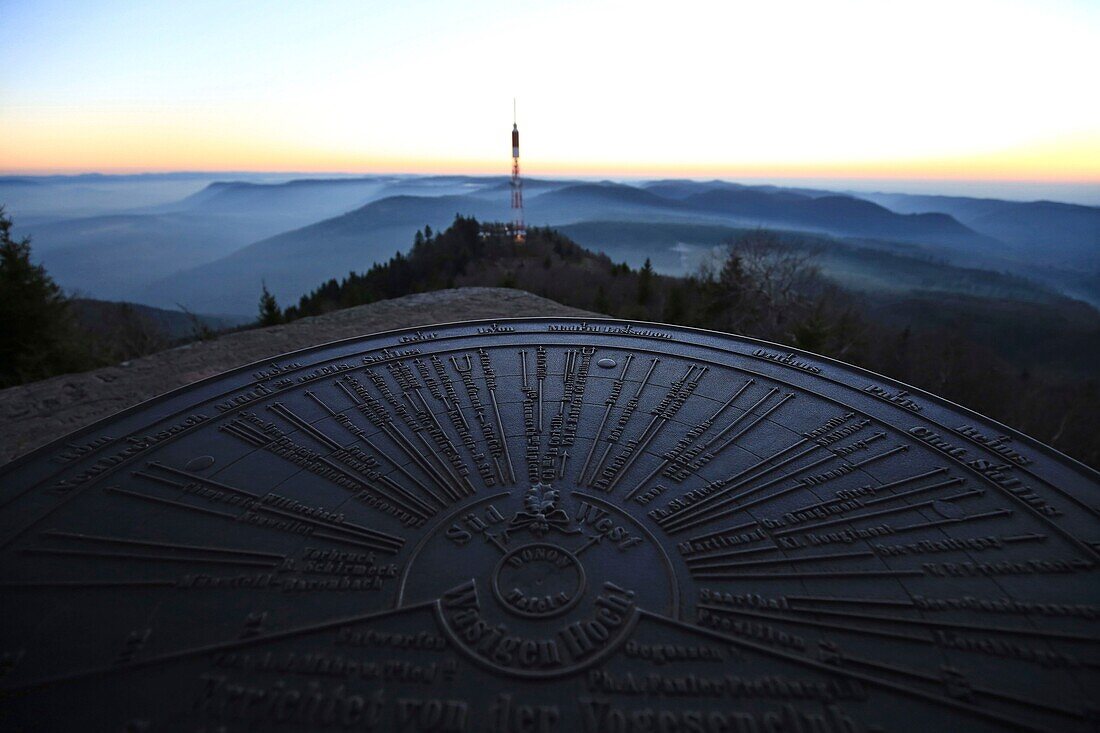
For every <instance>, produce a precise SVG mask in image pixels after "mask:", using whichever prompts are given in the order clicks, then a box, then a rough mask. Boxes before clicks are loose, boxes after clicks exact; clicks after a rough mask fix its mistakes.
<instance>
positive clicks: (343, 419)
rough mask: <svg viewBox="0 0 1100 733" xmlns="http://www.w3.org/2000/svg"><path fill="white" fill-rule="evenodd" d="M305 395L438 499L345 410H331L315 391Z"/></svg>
mask: <svg viewBox="0 0 1100 733" xmlns="http://www.w3.org/2000/svg"><path fill="white" fill-rule="evenodd" d="M335 384H336V385H337V386H340V384H339V382H335ZM305 396H306V397H309V398H310V399H312V400H313V401H314V402H316V403H317V404H318V405H320V406H321V407H322V408H323V409H324V410H326V411H327V412H328V413H329V415H331V416H332V417H335V418H338V420H337V422H339V423H340V424H341V425H342V426H343V427H344V429H345V430H347V431H348V432H349V433H351V434H352V435H354V436H355V437H356V438H358V439H359V440H360V441H362V442H363V444H364V445H366V446H367V447H368V448H370V449H371V450H372V451H374V453H375V454H376V455H377V456H378V457H380V458H384V459H385V460H386V461H388V462H389V464H390V465H391V466H393V467H394V468H395V469H396V470H397V471H398V472H400V474H401V475H402V476H404V477H405V478H406V479H407V480H409V481H411V482H412V483H413V484H415V485H416V487H417V488H418V489H420V490H421V491H423V492H424V493H425V494H427V495H428V496H430V497H431V498H432V499H433V500H437V501H438V498H437V497H436V496H435V495H434V494H433V493H432V492H431V491H429V490H428V487H427V486H425V485H424V484H423V483H421V481H420V479H418V478H416V476H413V475H412V474H411V473H410V472H409V471H408V469H406V468H405V467H404V466H403V465H401V464H400V463H398V462H397V461H395V460H393V459H392V458H390V457H389V455H388V454H387V453H386V451H383V450H382V449H380V448H379V447H378V446H377V445H375V444H374V443H373V442H372V441H371V440H370V438H368V437H367V435H366V433H365V432H363V430H362V428H360V427H359V426H358V425H356V424H355V423H353V422H352V420H351V418H350V417H349V416H348V414H347V413H346V412H345V411H341V412H337V411H335V410H333V409H332V408H331V407H329V406H328V405H327V404H325V402H324V401H323V400H322V399H321V397H320V395H318V394H316V393H315V392H311V391H309V390H308V389H307V390H306V391H305Z"/></svg>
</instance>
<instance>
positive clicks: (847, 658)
mask: <svg viewBox="0 0 1100 733" xmlns="http://www.w3.org/2000/svg"><path fill="white" fill-rule="evenodd" d="M840 659H841V660H842V661H844V662H852V663H854V664H858V665H862V666H864V667H871V668H874V669H876V670H880V671H883V670H885V671H887V672H893V673H894V674H899V675H902V676H905V677H911V678H913V679H919V680H921V681H923V682H930V683H932V684H943V682H944V679H943V677H937V676H935V675H930V674H925V673H923V672H919V671H917V670H915V669H910V668H908V667H902V666H901V665H894V664H885V663H882V662H874V661H871V660H869V659H865V658H863V657H853V656H852V655H850V654H848V653H847V652H844V653H843V654H841V655H840ZM969 689H970V690H972V691H973V692H977V693H978V694H980V695H987V696H989V697H993V698H997V699H998V700H1001V701H1003V702H1006V703H1009V704H1013V705H1020V706H1022V707H1027V708H1031V709H1033V710H1040V711H1042V712H1046V713H1054V714H1056V715H1065V716H1067V717H1071V718H1084V717H1085V714H1084V713H1083V712H1079V711H1076V710H1067V709H1066V708H1061V707H1058V706H1056V705H1049V704H1047V703H1044V702H1039V701H1038V700H1029V699H1028V698H1023V697H1019V696H1017V695H1010V694H1008V693H1005V692H1001V691H1000V690H995V689H993V688H991V687H984V686H982V685H973V684H972V685H969Z"/></svg>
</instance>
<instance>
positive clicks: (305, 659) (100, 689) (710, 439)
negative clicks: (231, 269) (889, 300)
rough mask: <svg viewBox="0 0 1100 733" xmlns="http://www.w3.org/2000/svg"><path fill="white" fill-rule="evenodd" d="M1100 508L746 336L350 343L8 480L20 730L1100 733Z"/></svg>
mask: <svg viewBox="0 0 1100 733" xmlns="http://www.w3.org/2000/svg"><path fill="white" fill-rule="evenodd" d="M1098 489H1100V480H1098V477H1097V474H1096V473H1094V472H1092V471H1091V470H1090V469H1088V468H1085V467H1084V466H1081V465H1080V464H1077V463H1075V462H1073V461H1072V460H1070V459H1068V458H1066V457H1065V456H1062V455H1060V454H1058V453H1056V452H1055V451H1053V450H1051V449H1050V448H1047V447H1045V446H1043V445H1042V444H1040V443H1038V442H1036V441H1034V440H1032V439H1030V438H1028V437H1026V436H1023V435H1020V434H1017V433H1015V432H1013V431H1011V430H1009V429H1008V428H1005V427H1004V426H1002V425H999V424H997V423H996V422H994V421H992V420H989V419H986V418H983V417H982V416H980V415H976V414H974V413H972V412H969V411H967V410H965V409H963V408H961V407H958V406H957V405H953V404H950V403H948V402H945V401H943V400H940V399H937V398H936V397H934V396H931V395H929V394H926V393H923V392H921V391H919V390H916V389H912V388H907V387H906V386H904V385H901V384H898V383H896V382H893V381H891V380H889V379H887V378H885V377H881V376H878V375H875V374H871V373H869V372H866V371H863V370H860V369H858V368H855V367H852V366H848V365H845V364H842V363H839V362H836V361H833V360H830V359H826V358H823V357H819V356H815V355H813V354H808V353H802V352H795V351H792V350H790V349H788V348H786V347H782V346H778V345H775V344H768V343H762V342H757V341H752V340H749V339H743V338H737V337H732V336H728V335H725V334H718V333H712V332H705V331H697V330H691V329H685V328H679V327H673V326H665V325H659V324H644V323H631V322H625V321H615V320H578V319H566V318H530V319H514V320H509V319H503V320H498V321H478V322H469V323H457V324H450V325H441V326H433V327H428V328H421V329H419V330H405V331H396V332H391V333H383V334H378V335H371V336H365V337H363V338H357V339H351V340H347V341H340V342H336V343H332V344H327V345H324V346H319V347H316V348H312V349H307V350H304V351H299V352H294V353H291V354H286V355H284V356H281V357H279V358H276V359H273V360H269V361H266V362H264V363H260V364H254V365H252V366H249V367H245V368H242V369H237V370H235V371H232V372H228V373H226V374H223V375H221V376H218V377H216V378H213V379H209V380H205V381H202V382H199V383H196V384H194V385H191V386H189V387H186V388H184V389H181V390H177V391H175V392H171V393H169V394H167V395H164V396H162V397H159V398H157V399H154V400H151V401H149V402H146V403H144V404H142V405H139V406H138V407H135V408H133V409H130V410H127V411H125V412H123V413H120V414H118V415H116V416H114V417H112V418H109V419H107V420H104V421H102V422H99V423H97V424H95V425H93V426H91V427H88V428H86V429H83V430H81V431H79V432H77V433H74V434H72V435H70V436H67V437H66V438H64V439H63V440H60V441H58V442H56V443H54V444H52V445H50V446H47V447H45V448H43V449H41V450H38V451H36V452H35V453H33V454H31V455H30V456H27V457H25V458H23V459H20V460H18V461H15V462H14V463H11V464H9V465H8V466H6V467H4V468H0V619H3V621H2V622H0V729H3V730H72V729H81V730H119V731H144V730H149V731H159V730H189V731H238V730H368V731H370V730H378V731H496V732H498V733H550V732H551V731H563V732H565V733H569V732H572V731H586V732H596V731H601V732H602V731H610V732H612V733H616V732H620V731H621V732H623V733H628V732H635V731H637V732H642V731H652V732H654V733H704V732H706V733H711V732H714V733H718V732H720V731H721V732H729V733H757V732H759V733H855V732H856V731H883V732H886V731H929V730H939V731H999V730H1047V731H1057V732H1061V731H1095V730H1097V726H1100V703H1098V702H1097V693H1098V692H1100V685H1098V684H1097V683H1098V680H1100V674H1098V672H1100V670H1098V667H1100V634H1098V632H1097V616H1098V614H1100V583H1098V582H1097V570H1096V562H1097V557H1098V552H1100V549H1098V548H1100V546H1098V542H1100V522H1098V520H1097V512H1098V509H1097V507H1098V505H1100V493H1098Z"/></svg>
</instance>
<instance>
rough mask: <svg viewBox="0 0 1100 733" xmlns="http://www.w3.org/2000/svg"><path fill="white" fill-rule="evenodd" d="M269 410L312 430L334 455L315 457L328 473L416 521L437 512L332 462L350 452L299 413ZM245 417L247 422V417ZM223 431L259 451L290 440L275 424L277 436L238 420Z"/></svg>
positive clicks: (389, 482) (391, 485)
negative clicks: (395, 507)
mask: <svg viewBox="0 0 1100 733" xmlns="http://www.w3.org/2000/svg"><path fill="white" fill-rule="evenodd" d="M267 409H269V410H271V411H272V412H274V413H275V414H276V415H278V416H280V417H282V418H283V419H285V420H287V421H288V422H290V423H291V424H293V425H296V426H298V427H301V425H303V424H304V425H307V426H308V428H309V429H304V428H303V432H304V433H305V434H307V435H310V436H313V437H314V438H315V439H316V440H317V441H318V442H320V443H321V444H322V445H324V446H325V447H326V448H328V449H330V450H331V451H332V453H330V454H329V455H328V456H325V455H320V454H317V455H315V456H314V459H315V460H316V461H318V462H319V463H323V464H325V465H326V466H328V467H329V469H331V470H333V471H335V472H337V473H339V474H343V475H344V476H346V477H348V478H350V479H352V480H353V481H354V482H355V483H356V484H357V486H358V487H363V488H366V489H369V490H371V491H374V492H377V493H378V494H379V495H381V496H383V497H385V498H386V499H388V500H389V501H391V502H393V503H394V504H396V505H397V506H398V507H399V509H400V510H402V511H404V512H406V513H408V514H409V515H410V516H413V517H416V518H418V519H420V520H425V519H427V518H428V517H430V516H431V515H432V514H433V513H434V511H435V510H434V509H433V508H432V507H431V506H429V505H428V504H426V503H424V501H422V500H421V499H419V498H417V497H416V496H413V495H412V494H410V493H409V492H408V491H406V490H405V489H404V488H402V487H401V486H399V485H398V484H396V483H394V482H393V481H392V480H391V479H389V477H387V476H383V475H381V474H377V475H372V474H370V473H366V472H364V471H363V470H361V469H360V468H359V467H358V466H355V465H347V463H345V462H343V461H341V462H337V461H335V460H333V458H332V455H335V454H337V453H342V454H345V455H346V452H347V449H345V448H344V447H343V446H341V445H340V444H339V443H337V442H336V441H335V440H332V439H331V438H329V437H328V436H326V435H324V434H323V433H321V432H320V431H318V430H317V429H316V428H313V426H312V425H308V423H306V422H305V420H303V419H302V418H301V417H300V416H298V415H297V414H296V413H294V412H293V411H291V410H290V409H289V408H287V407H285V406H284V405H282V404H281V403H275V404H273V405H268V407H267ZM245 417H246V418H247V416H245ZM256 419H258V418H256ZM261 424H262V423H261ZM220 429H221V430H223V431H225V432H228V433H230V434H232V435H236V436H237V437H240V438H243V439H244V440H248V441H249V442H250V443H251V444H252V445H253V446H255V447H256V448H260V449H270V448H271V446H273V445H276V444H278V445H280V446H282V442H283V441H284V440H289V438H288V437H287V436H286V435H285V434H282V431H281V430H279V429H278V427H277V426H276V425H275V423H270V424H268V425H264V430H265V431H272V430H274V431H277V432H276V434H275V436H269V435H267V434H266V432H264V431H261V430H260V429H259V428H257V427H256V426H255V425H251V424H249V423H247V422H245V421H244V420H243V419H237V420H234V421H232V422H230V423H227V424H226V425H222V426H221V427H220ZM249 436H251V437H249ZM318 436H319V437H318ZM333 446H335V448H333ZM272 452H274V453H275V454H276V455H278V456H280V457H284V456H283V455H282V454H281V453H280V452H278V451H275V450H272ZM290 462H291V463H293V464H294V465H296V466H299V468H306V469H307V470H308V467H303V466H301V465H300V464H298V463H297V462H295V461H293V460H292V461H290ZM375 473H377V472H375ZM193 478H195V479H196V480H200V481H202V480H203V479H202V478H201V477H198V476H193ZM325 478H327V477H325ZM376 480H377V482H378V483H381V484H382V485H384V486H385V487H386V488H385V489H383V488H381V487H380V486H379V485H378V483H375V481H376Z"/></svg>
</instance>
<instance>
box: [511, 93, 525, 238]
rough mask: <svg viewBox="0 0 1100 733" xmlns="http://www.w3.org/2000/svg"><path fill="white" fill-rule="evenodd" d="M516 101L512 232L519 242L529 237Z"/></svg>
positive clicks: (513, 114) (513, 129) (513, 106)
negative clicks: (525, 220) (524, 202)
mask: <svg viewBox="0 0 1100 733" xmlns="http://www.w3.org/2000/svg"><path fill="white" fill-rule="evenodd" d="M515 116H516V102H515V100H512V234H513V235H514V236H515V240H516V242H517V243H523V242H524V241H526V239H527V226H526V225H525V224H524V223H523V181H522V180H521V179H520V177H519V125H517V124H516V119H515Z"/></svg>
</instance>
